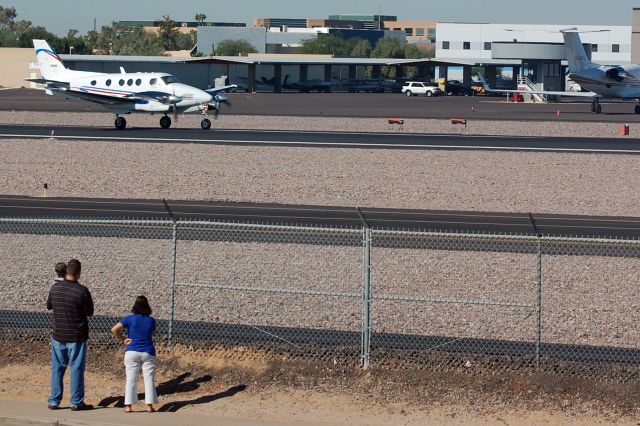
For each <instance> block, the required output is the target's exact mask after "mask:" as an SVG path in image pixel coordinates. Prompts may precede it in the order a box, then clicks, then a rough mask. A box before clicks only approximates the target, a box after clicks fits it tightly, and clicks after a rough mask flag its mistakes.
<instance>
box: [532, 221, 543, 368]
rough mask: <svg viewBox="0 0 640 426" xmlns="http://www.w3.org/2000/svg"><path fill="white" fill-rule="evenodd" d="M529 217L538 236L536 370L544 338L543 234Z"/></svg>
mask: <svg viewBox="0 0 640 426" xmlns="http://www.w3.org/2000/svg"><path fill="white" fill-rule="evenodd" d="M529 219H530V220H531V224H532V225H533V230H534V231H535V233H536V235H537V236H538V249H537V255H536V303H535V306H536V343H535V345H536V353H535V364H536V371H537V370H539V369H540V344H541V340H542V234H541V233H540V231H538V227H537V226H536V221H535V219H534V218H533V215H532V214H531V213H529Z"/></svg>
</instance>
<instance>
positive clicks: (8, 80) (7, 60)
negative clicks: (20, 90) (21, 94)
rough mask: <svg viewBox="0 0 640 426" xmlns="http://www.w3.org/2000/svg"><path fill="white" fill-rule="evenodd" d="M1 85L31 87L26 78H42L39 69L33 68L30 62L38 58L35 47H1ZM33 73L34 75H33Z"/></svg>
mask: <svg viewBox="0 0 640 426" xmlns="http://www.w3.org/2000/svg"><path fill="white" fill-rule="evenodd" d="M0 58H2V60H1V61H0V86H2V87H31V83H29V82H27V81H24V79H25V78H31V77H35V78H40V73H39V72H38V70H37V69H31V68H30V67H29V64H30V63H31V62H33V61H35V60H36V55H35V52H34V51H33V49H31V48H26V49H21V48H13V47H3V48H0ZM31 74H33V76H32V75H31Z"/></svg>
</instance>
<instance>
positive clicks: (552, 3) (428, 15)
mask: <svg viewBox="0 0 640 426" xmlns="http://www.w3.org/2000/svg"><path fill="white" fill-rule="evenodd" d="M0 5H2V6H4V7H9V6H13V7H15V8H16V11H17V13H18V19H26V20H29V21H31V22H32V23H33V24H35V25H42V26H44V27H46V28H47V29H48V30H49V31H51V32H53V33H55V34H58V35H65V34H66V33H67V30H68V29H70V28H74V29H77V30H79V31H80V33H82V34H84V33H86V32H87V31H88V30H90V29H92V28H93V23H94V18H95V19H96V23H97V28H98V29H100V27H101V26H102V25H109V24H110V23H111V22H112V21H118V20H145V21H150V20H154V19H161V18H162V16H163V15H169V16H171V18H173V19H174V20H176V21H187V20H188V21H193V20H194V16H195V14H196V13H204V14H205V15H207V20H208V21H221V22H246V23H247V24H248V25H250V26H251V25H253V20H254V18H259V17H262V18H326V17H327V16H328V15H336V14H377V13H378V11H379V10H380V11H381V12H382V14H383V15H396V16H397V17H398V20H425V21H429V20H435V21H441V22H476V23H478V22H481V23H492V24H504V23H506V24H541V25H543V24H549V25H552V24H559V25H563V24H567V25H574V24H575V25H578V24H581V25H631V11H632V9H633V8H634V7H640V0H613V1H603V0H528V1H518V0H445V1H434V0H382V1H379V0H349V1H345V0H233V1H226V2H225V1H219V0H100V1H95V0H0Z"/></svg>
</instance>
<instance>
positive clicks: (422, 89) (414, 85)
mask: <svg viewBox="0 0 640 426" xmlns="http://www.w3.org/2000/svg"><path fill="white" fill-rule="evenodd" d="M402 93H404V94H405V95H407V96H413V95H425V96H438V95H441V94H442V90H440V88H439V87H438V86H432V85H430V84H428V83H423V82H421V81H407V82H406V83H405V84H404V86H402Z"/></svg>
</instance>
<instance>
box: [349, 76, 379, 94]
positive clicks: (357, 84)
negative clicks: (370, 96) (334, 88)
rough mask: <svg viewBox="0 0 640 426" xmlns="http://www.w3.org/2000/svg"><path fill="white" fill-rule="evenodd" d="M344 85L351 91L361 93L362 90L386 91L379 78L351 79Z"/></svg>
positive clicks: (372, 91) (370, 91) (371, 91)
mask: <svg viewBox="0 0 640 426" xmlns="http://www.w3.org/2000/svg"><path fill="white" fill-rule="evenodd" d="M343 87H344V88H345V89H346V90H347V91H348V92H349V93H360V92H367V93H382V92H384V88H383V87H382V83H381V82H380V81H379V80H368V79H364V80H362V79H360V80H349V81H348V82H346V83H344V84H343Z"/></svg>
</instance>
